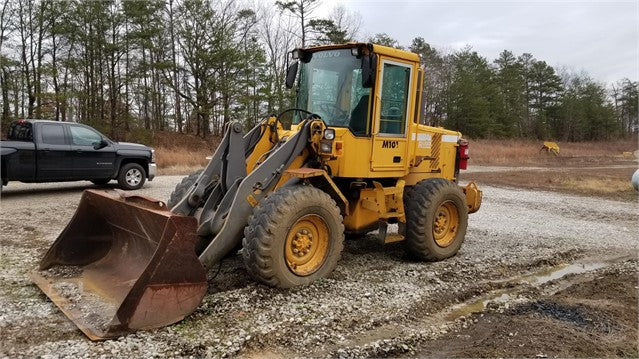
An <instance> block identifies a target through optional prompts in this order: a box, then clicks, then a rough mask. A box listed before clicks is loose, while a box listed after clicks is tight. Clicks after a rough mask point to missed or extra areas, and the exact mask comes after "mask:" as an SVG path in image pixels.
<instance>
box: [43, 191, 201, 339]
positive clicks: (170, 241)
mask: <svg viewBox="0 0 639 359" xmlns="http://www.w3.org/2000/svg"><path fill="white" fill-rule="evenodd" d="M196 231H197V220H196V219H195V218H193V217H188V216H180V215H176V214H173V213H171V212H170V211H169V210H168V209H167V208H166V205H165V204H164V203H163V202H161V201H158V200H153V199H149V198H145V197H141V196H137V195H125V194H124V192H120V191H98V190H86V191H84V193H83V195H82V199H81V201H80V205H79V206H78V209H77V210H76V213H75V215H74V216H73V219H72V220H71V222H70V223H69V224H68V225H67V227H66V228H65V229H64V230H63V231H62V234H60V236H59V237H58V238H57V239H56V241H55V242H54V243H53V245H52V246H51V248H50V249H49V250H48V252H47V253H46V255H45V256H44V258H43V259H42V261H41V262H40V268H39V270H37V271H34V272H33V273H32V274H31V278H32V279H33V281H34V282H35V283H36V284H37V285H38V287H40V289H41V290H42V291H43V292H44V293H45V294H46V295H47V296H48V297H49V298H50V299H51V300H52V301H53V302H54V303H55V304H56V305H57V306H58V307H59V308H60V309H61V310H62V311H63V312H64V313H65V314H66V315H67V316H68V317H69V318H70V319H71V320H72V321H73V322H74V323H75V324H76V325H77V326H78V328H80V330H82V331H83V332H84V333H85V334H86V335H87V336H88V337H89V338H91V339H92V340H99V339H106V338H111V337H116V336H119V335H122V334H125V333H128V332H132V331H135V330H138V329H150V328H157V327H162V326H165V325H169V324H172V323H175V322H178V321H180V320H182V319H183V318H184V317H185V316H187V315H189V314H190V313H191V312H193V310H195V308H197V306H199V304H200V302H201V301H202V298H203V297H204V295H205V294H206V290H207V281H206V270H205V269H204V267H203V266H202V264H201V263H200V261H199V259H198V257H197V255H196V253H195V245H196V242H197V240H198V237H197V234H196Z"/></svg>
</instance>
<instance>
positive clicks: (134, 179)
mask: <svg viewBox="0 0 639 359" xmlns="http://www.w3.org/2000/svg"><path fill="white" fill-rule="evenodd" d="M145 181H146V171H144V168H142V166H140V165H139V164H137V163H127V164H125V165H124V166H122V167H121V168H120V174H118V184H119V185H120V188H122V189H124V190H127V191H130V190H136V189H140V188H142V186H144V182H145Z"/></svg>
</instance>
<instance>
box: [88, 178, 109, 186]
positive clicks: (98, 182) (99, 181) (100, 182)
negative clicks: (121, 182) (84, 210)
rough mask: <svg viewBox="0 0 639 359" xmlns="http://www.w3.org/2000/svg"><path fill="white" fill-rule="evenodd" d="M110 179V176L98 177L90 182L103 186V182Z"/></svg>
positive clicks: (107, 181)
mask: <svg viewBox="0 0 639 359" xmlns="http://www.w3.org/2000/svg"><path fill="white" fill-rule="evenodd" d="M110 181H111V179H110V178H100V179H94V180H91V182H93V184H96V185H98V186H104V185H105V184H107V183H109V182H110Z"/></svg>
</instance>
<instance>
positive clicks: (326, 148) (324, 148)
mask: <svg viewBox="0 0 639 359" xmlns="http://www.w3.org/2000/svg"><path fill="white" fill-rule="evenodd" d="M320 152H323V153H331V152H333V141H322V142H320Z"/></svg>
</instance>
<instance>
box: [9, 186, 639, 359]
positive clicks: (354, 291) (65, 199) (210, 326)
mask: <svg viewBox="0 0 639 359" xmlns="http://www.w3.org/2000/svg"><path fill="white" fill-rule="evenodd" d="M180 179H181V177H180V176H161V177H157V178H156V179H155V180H154V181H153V182H150V183H148V184H147V185H145V187H144V189H143V190H141V191H140V193H141V194H144V195H147V196H151V197H156V198H161V199H167V198H168V195H169V193H170V192H171V191H172V189H173V187H174V186H175V184H176V183H177V182H179V180H180ZM95 187H96V186H93V185H92V184H90V183H89V182H77V183H67V184H30V185H27V184H20V183H10V184H9V186H8V187H5V189H4V190H3V192H2V198H1V202H0V210H1V214H0V231H1V233H0V267H1V268H0V333H1V334H2V341H1V342H0V356H10V357H21V356H24V357H33V356H42V357H79V356H81V357H110V356H118V357H122V356H145V357H152V356H195V357H225V356H237V355H243V356H263V355H268V356H275V357H277V356H281V357H291V356H301V357H353V356H354V357H361V356H389V355H392V356H397V355H412V354H415V353H418V352H419V349H418V347H420V346H422V347H423V345H424V343H425V342H428V341H429V340H432V339H435V338H437V337H440V336H442V335H445V334H446V333H448V332H450V331H454V330H457V329H459V328H465V327H468V326H469V325H472V320H471V321H469V320H468V319H467V317H465V316H461V317H459V318H451V317H450V315H448V314H450V312H451V310H453V309H455V308H457V309H458V308H459V306H460V305H462V306H463V303H468V302H473V301H476V300H477V299H478V298H481V297H482V296H484V295H489V294H490V293H492V292H494V291H496V290H500V289H503V288H511V287H513V286H517V287H518V288H522V291H523V293H525V289H526V288H527V287H530V286H534V285H535V284H534V281H529V280H528V281H527V280H521V278H526V276H527V275H530V274H531V273H532V274H534V273H537V272H539V273H546V272H548V271H549V270H551V271H552V270H553V268H555V267H557V266H560V265H562V264H564V263H573V262H583V263H588V262H592V261H595V262H597V263H605V264H606V265H609V266H610V267H614V266H623V267H628V266H630V267H634V268H636V262H635V261H628V260H627V258H629V257H636V256H637V250H638V249H639V247H638V243H639V242H638V239H637V235H636V234H637V233H639V223H638V221H637V215H638V207H637V203H636V202H635V203H627V202H617V201H610V200H602V199H596V198H589V197H581V196H573V195H563V194H558V193H554V192H552V193H551V192H539V191H529V190H519V189H513V188H496V187H489V186H483V185H481V184H480V188H481V189H482V190H483V191H484V203H483V206H482V208H481V210H480V211H479V212H477V213H475V214H473V215H471V216H470V219H469V228H468V233H467V236H466V242H465V243H464V245H463V246H462V249H461V251H460V252H459V254H458V255H457V256H455V257H453V258H451V259H449V260H446V261H443V262H437V263H418V262H414V261H411V260H410V259H408V258H407V257H406V256H405V254H404V250H403V244H402V243H401V242H400V243H394V244H389V245H380V244H378V243H377V242H376V241H375V240H374V239H373V238H372V237H367V238H365V239H360V240H349V241H347V242H346V245H345V251H344V253H343V256H342V260H341V261H340V263H339V265H338V267H337V269H336V270H335V272H334V273H333V274H332V275H331V276H330V277H329V278H327V279H323V280H320V281H317V282H316V283H314V284H312V285H310V286H307V287H303V288H295V289H291V290H278V289H273V288H269V287H266V286H263V285H259V284H256V283H254V282H253V281H252V280H251V279H250V278H249V277H248V275H247V273H246V272H245V270H244V268H243V264H242V262H241V257H240V256H235V257H231V258H228V259H226V260H224V261H223V262H222V264H221V266H220V267H219V271H218V269H217V267H214V269H213V270H211V273H209V278H210V279H209V292H208V294H207V295H206V296H205V298H204V301H203V303H202V304H201V305H200V307H199V308H198V309H197V310H196V311H195V312H194V313H193V314H192V315H191V316H189V317H188V318H187V319H185V320H184V321H182V322H180V323H178V324H175V325H173V326H170V327H166V328H161V329H157V330H152V331H147V332H138V333H134V334H130V335H128V336H125V337H122V338H120V339H118V340H109V341H102V342H91V341H89V340H88V339H87V338H86V337H84V336H83V335H82V333H81V332H80V331H79V330H78V329H77V328H76V327H75V326H74V325H73V324H72V323H71V322H70V321H69V320H68V319H67V318H66V317H65V316H64V315H63V314H62V313H61V312H60V311H59V310H58V309H57V308H56V307H55V305H54V304H52V303H51V302H50V301H49V300H48V299H47V298H46V296H44V295H43V294H42V293H41V292H40V290H39V289H38V288H37V287H36V286H35V285H34V284H33V283H32V282H31V281H30V279H29V278H28V273H29V272H30V271H31V270H33V269H34V268H36V266H37V262H38V260H39V259H40V258H41V257H42V256H43V255H44V252H45V251H46V249H47V248H48V247H49V246H50V245H51V243H52V242H53V240H54V239H55V238H56V237H57V235H58V234H59V233H60V231H61V230H62V229H63V227H64V225H65V224H66V223H67V222H68V221H69V220H70V218H71V216H72V215H73V212H74V210H75V208H76V206H77V203H78V201H79V199H80V196H81V193H82V190H84V189H87V188H95ZM599 267H600V266H593V268H599ZM557 268H561V267H557ZM604 269H605V268H604ZM513 300H515V301H517V300H518V301H521V300H522V296H521V295H519V296H515V298H514V299H513ZM524 300H525V299H524ZM460 303H462V304H460Z"/></svg>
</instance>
